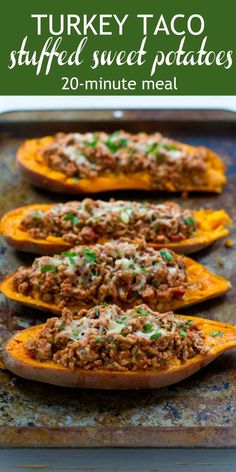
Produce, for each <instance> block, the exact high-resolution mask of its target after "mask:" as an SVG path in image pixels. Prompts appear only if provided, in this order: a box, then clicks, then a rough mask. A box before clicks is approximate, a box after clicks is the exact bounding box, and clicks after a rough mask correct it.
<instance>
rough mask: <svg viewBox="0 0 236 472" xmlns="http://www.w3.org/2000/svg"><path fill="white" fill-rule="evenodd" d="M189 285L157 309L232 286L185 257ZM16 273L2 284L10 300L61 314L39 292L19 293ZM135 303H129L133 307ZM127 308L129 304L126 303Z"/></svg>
mask: <svg viewBox="0 0 236 472" xmlns="http://www.w3.org/2000/svg"><path fill="white" fill-rule="evenodd" d="M184 260H185V264H186V268H187V277H188V284H189V287H188V288H187V289H186V294H185V298H184V299H183V300H176V301H174V302H172V303H170V302H158V301H156V304H155V309H156V310H157V311H159V312H162V313H163V312H166V311H169V310H178V309H179V308H182V307H186V306H189V305H194V304H196V303H199V302H203V301H205V300H209V299H211V298H215V297H218V296H220V295H223V294H225V293H226V292H227V291H228V290H229V289H230V287H231V284H230V282H229V281H228V280H226V279H224V278H223V277H221V276H219V275H215V274H213V273H212V272H209V271H208V270H207V269H206V268H205V267H204V266H203V265H201V264H199V263H198V262H196V261H194V260H192V259H190V258H188V257H184ZM13 281H14V274H12V275H10V276H8V277H6V278H5V279H4V280H3V281H2V282H1V284H0V291H1V292H2V293H3V294H4V295H5V296H6V297H7V298H9V299H10V300H13V301H14V302H17V303H21V304H23V305H27V306H30V307H32V308H36V309H39V310H46V311H48V312H52V313H55V314H60V313H61V310H60V308H59V307H58V306H57V305H55V304H53V303H47V302H43V301H42V300H40V299H39V296H38V294H37V293H35V294H34V297H33V296H30V295H23V294H21V293H18V292H16V291H15V289H14V284H13ZM67 307H68V308H70V309H71V310H79V309H82V308H90V306H89V305H88V304H82V303H80V304H68V305H67ZM132 307H133V305H129V308H132ZM126 308H128V307H127V305H126Z"/></svg>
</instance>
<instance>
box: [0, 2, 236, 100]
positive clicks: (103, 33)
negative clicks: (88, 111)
mask: <svg viewBox="0 0 236 472" xmlns="http://www.w3.org/2000/svg"><path fill="white" fill-rule="evenodd" d="M235 19H236V4H235V3H234V2H232V0H225V1H224V2H216V1H215V0H191V1H189V0H170V1H167V0H147V1H143V0H136V1H134V0H119V2H117V3H115V2H111V1H110V0H96V1H94V0H93V1H92V0H69V1H68V0H17V1H14V2H13V1H11V0H9V1H8V2H4V3H3V5H2V6H1V18H0V21H1V27H0V44H1V46H0V70H1V74H0V95H67V94H68V95H73V94H74V95H236V56H235V53H236V44H235V38H234V31H235Z"/></svg>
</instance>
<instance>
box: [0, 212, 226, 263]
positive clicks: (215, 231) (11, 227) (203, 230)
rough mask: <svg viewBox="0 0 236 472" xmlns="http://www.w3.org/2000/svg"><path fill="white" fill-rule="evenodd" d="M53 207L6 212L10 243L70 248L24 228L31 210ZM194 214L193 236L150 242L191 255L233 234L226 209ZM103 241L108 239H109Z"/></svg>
mask: <svg viewBox="0 0 236 472" xmlns="http://www.w3.org/2000/svg"><path fill="white" fill-rule="evenodd" d="M52 206H53V205H50V204H34V205H27V206H24V207H21V208H17V209H15V210H12V211H10V212H8V213H6V214H5V215H4V216H3V218H2V220H1V223H0V231H1V233H2V235H3V236H4V238H5V240H6V241H7V242H8V244H10V245H11V246H13V247H14V248H15V249H18V250H20V251H25V252H32V253H36V254H41V255H53V254H56V253H59V252H61V251H64V250H66V249H68V248H70V247H71V245H70V243H68V242H66V241H64V240H63V238H61V237H55V236H48V237H47V239H44V240H43V239H34V238H32V237H31V236H30V235H29V234H28V233H27V232H26V231H22V230H21V229H20V223H21V221H22V219H23V218H24V217H25V215H26V214H27V213H28V211H31V210H40V211H47V210H49V209H50V208H51V207H52ZM194 217H195V219H196V221H197V222H198V225H199V227H198V230H197V232H196V233H195V235H194V236H193V237H191V238H189V239H186V240H184V241H181V242H178V243H165V244H160V243H150V244H148V245H149V246H152V247H154V248H155V249H161V248H163V247H166V248H169V249H172V250H173V251H175V252H178V253H182V254H190V253H193V252H196V251H198V250H200V249H203V248H205V247H206V246H209V245H210V244H212V243H213V242H214V241H216V240H218V239H221V238H223V237H224V236H227V234H228V233H229V231H228V229H227V228H226V227H227V226H228V225H229V224H230V223H231V219H230V217H229V215H228V214H227V213H226V212H225V211H224V210H206V209H203V208H202V209H200V210H199V211H196V212H194ZM99 242H101V243H103V242H105V238H103V239H102V240H101V241H99ZM133 242H135V241H133Z"/></svg>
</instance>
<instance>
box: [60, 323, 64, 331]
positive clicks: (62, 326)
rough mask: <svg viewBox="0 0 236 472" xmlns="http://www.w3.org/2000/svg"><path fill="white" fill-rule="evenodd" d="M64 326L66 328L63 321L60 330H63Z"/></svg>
mask: <svg viewBox="0 0 236 472" xmlns="http://www.w3.org/2000/svg"><path fill="white" fill-rule="evenodd" d="M64 328H65V325H64V323H61V324H60V326H59V330H60V331H62V330H63V329H64Z"/></svg>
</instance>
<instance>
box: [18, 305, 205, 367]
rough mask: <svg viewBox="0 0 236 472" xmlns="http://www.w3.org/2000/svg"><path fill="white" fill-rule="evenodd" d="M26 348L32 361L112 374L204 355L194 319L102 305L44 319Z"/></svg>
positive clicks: (201, 340)
mask: <svg viewBox="0 0 236 472" xmlns="http://www.w3.org/2000/svg"><path fill="white" fill-rule="evenodd" d="M25 349H26V352H27V353H28V354H29V355H30V356H31V357H32V358H35V359H38V360H40V361H47V360H53V361H54V362H55V363H57V364H61V365H62V366H64V367H69V368H70V369H74V368H75V367H80V368H83V369H87V370H89V369H92V370H93V369H95V370H97V369H105V370H110V371H127V370H132V371H135V370H148V369H157V368H163V369H165V368H167V367H168V365H169V363H170V362H171V361H174V360H176V359H178V360H180V361H183V362H184V361H186V360H187V359H190V358H192V357H194V356H195V355H196V354H198V353H202V354H204V353H206V352H207V349H206V346H205V337H204V335H203V333H202V332H201V331H200V329H199V328H198V327H197V325H196V324H195V323H194V321H193V320H189V321H186V320H184V319H181V318H180V317H178V316H176V315H174V313H172V312H169V313H164V314H160V313H157V312H154V311H152V310H150V308H148V307H147V305H140V306H137V307H136V308H134V309H132V310H127V311H123V310H122V309H121V308H119V307H118V306H116V305H107V306H104V305H101V306H96V307H95V308H91V309H90V310H81V311H80V312H79V313H77V314H74V313H72V312H71V311H69V310H68V309H67V308H64V310H63V313H62V317H61V318H60V319H58V318H51V319H49V320H47V322H46V325H45V327H44V328H43V329H42V331H41V332H40V333H39V335H38V336H37V337H35V338H30V339H29V340H28V341H27V342H26V344H25Z"/></svg>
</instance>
